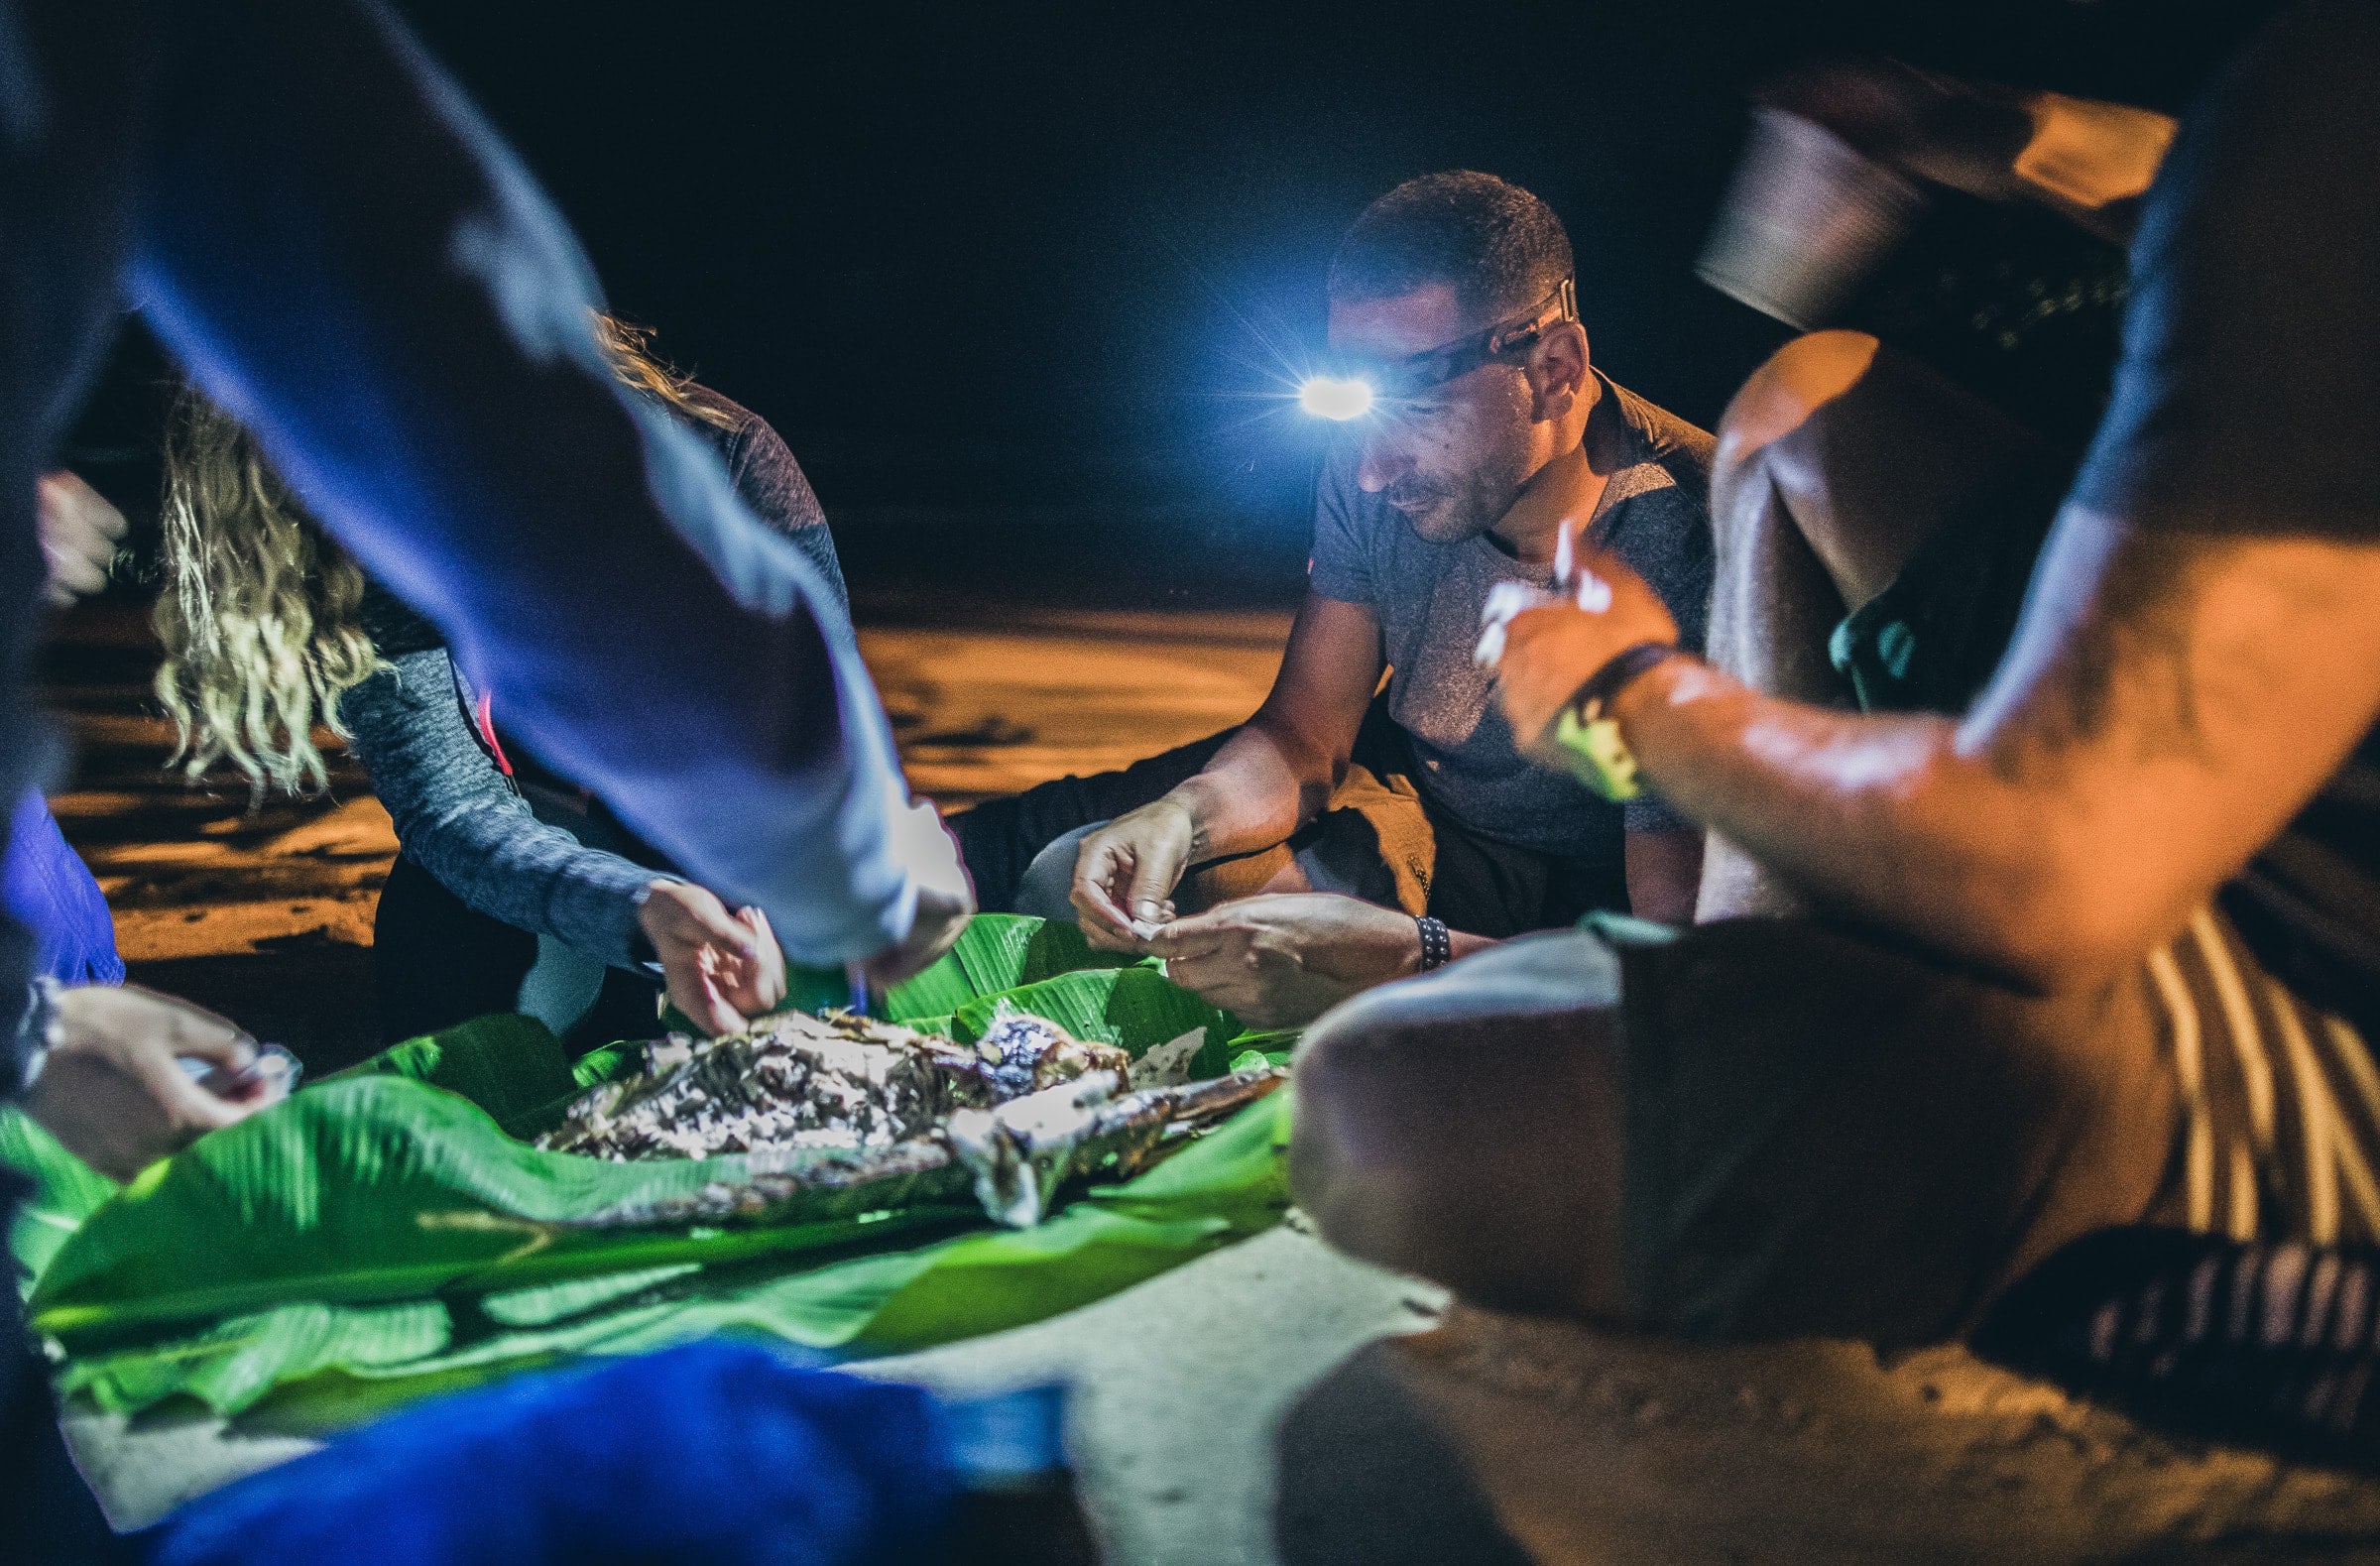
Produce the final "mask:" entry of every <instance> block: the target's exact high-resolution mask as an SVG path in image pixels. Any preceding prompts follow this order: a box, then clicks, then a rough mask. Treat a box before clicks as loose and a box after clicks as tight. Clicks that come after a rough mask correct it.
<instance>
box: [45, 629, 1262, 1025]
mask: <svg viewBox="0 0 2380 1566" xmlns="http://www.w3.org/2000/svg"><path fill="white" fill-rule="evenodd" d="M902 613H903V615H904V618H903V619H901V620H898V621H883V620H880V621H879V622H877V623H874V624H870V625H868V626H866V627H864V628H863V629H862V631H861V633H860V642H861V648H862V651H863V653H864V655H865V656H866V658H867V660H868V663H869V666H870V668H871V669H872V670H873V671H874V672H875V674H876V676H877V679H878V682H879V684H880V686H881V687H882V689H883V691H884V696H885V705H886V710H887V712H888V714H889V715H890V717H891V718H892V724H893V730H894V733H895V735H896V736H897V738H898V739H899V742H900V748H901V755H902V759H903V761H904V763H905V764H906V765H907V767H908V769H909V773H910V778H911V783H912V786H914V787H915V788H916V789H917V790H918V791H919V792H920V793H923V794H925V795H928V796H929V797H932V798H934V799H935V800H936V801H937V802H939V803H940V804H941V805H942V806H943V807H944V808H945V809H951V808H956V807H958V806H962V805H965V804H970V803H973V802H974V801H976V800H978V799H984V798H989V797H993V796H995V795H998V794H1003V793H1009V792H1012V791H1014V790H1016V789H1018V788H1023V787H1028V786H1030V785H1031V784H1033V783H1040V782H1042V781H1044V780H1046V779H1050V778H1056V777H1060V776H1063V775H1065V774H1067V773H1090V772H1097V771H1101V770H1104V769H1107V768H1112V767H1120V766H1122V765H1124V764H1125V763H1127V762H1130V761H1131V760H1133V759H1135V758H1137V757H1140V756H1145V755H1149V754H1151V753H1153V752H1156V751H1160V750H1163V749H1165V748H1166V747H1168V746H1172V745H1178V744H1181V743H1183V742H1184V741H1186V740H1191V739H1196V738H1198V737H1199V736H1201V735H1204V734H1210V733H1213V732H1214V731H1215V730H1217V729H1219V728H1223V727H1225V726H1226V725H1228V724H1232V723H1236V722H1238V721H1240V720H1241V719H1243V718H1245V717H1246V716H1248V714H1249V712H1250V711H1252V710H1253V709H1254V707H1255V705H1256V703H1257V702H1258V701H1260V700H1261V699H1262V698H1263V694H1264V690H1265V688H1266V686H1267V684H1268V683H1269V681H1270V679H1271V676H1272V671H1273V667H1274V665H1275V664H1276V663H1277V662H1278V659H1279V656H1280V647H1281V643H1282V640H1283V638H1284V637H1285V636H1286V635H1287V632H1288V618H1287V616H1286V615H1285V614H1280V613H1273V612H1266V611H1212V610H1210V611H1162V610H1157V611H1146V612H1127V611H1115V610H1067V609H1063V608H1055V607H1047V606H1041V607H1032V608H1026V609H1022V610H1018V611H1016V612H1014V613H1011V614H1005V615H1004V616H1003V617H1002V619H1001V620H1000V621H999V622H998V623H996V624H982V623H971V624H962V623H952V622H939V623H925V622H923V621H922V620H921V618H920V617H919V612H918V609H917V608H916V606H914V605H904V606H902ZM156 663H157V650H156V646H155V643H154V641H153V639H152V638H151V637H150V635H149V632H148V628H147V625H146V623H145V621H144V619H143V617H142V616H141V614H140V613H139V612H138V611H136V610H134V609H133V608H131V607H129V606H126V605H121V604H116V603H111V602H101V603H98V604H93V605H85V606H83V607H82V608H80V609H77V610H76V611H75V612H74V613H73V614H71V615H69V616H68V617H67V618H66V619H65V620H64V621H63V622H61V624H60V631H59V636H58V638H57V642H56V645H55V647H54V650H53V654H52V657H51V660H50V678H49V689H50V695H51V700H52V704H53V707H54V709H55V710H57V711H58V712H59V714H60V717H61V719H62V720H63V727H64V729H65V730H66V733H67V734H68V736H69V737H70V739H71V741H72V746H73V753H74V756H73V771H72V775H71V778H70V781H69V783H68V785H67V786H66V787H65V788H64V789H63V790H62V791H60V792H59V793H58V794H56V795H54V797H53V801H52V808H53V809H54V810H55V811H56V813H57V815H58V818H59V822H60V826H61V827H63V829H64V831H65V834H66V837H67V839H68V841H70V842H71V843H73V845H74V846H75V848H76V849H77V850H78V851H80V852H81V854H82V856H83V858H84V859H85V860H86V861H87V862H88V863H89V864H90V866H91V869H92V872H93V873H94V874H95V875H96V876H97V877H98V879H99V884H100V887H101V889H102V890H103V891H104V892H106V894H107V898H108V905H109V907H110V908H111V909H112V910H113V911H114V913H115V919H116V936H117V941H118V944H119V945H120V947H121V948H122V950H123V953H124V957H125V960H126V962H127V964H128V965H129V966H130V967H131V969H132V976H133V977H134V978H135V979H136V980H138V981H140V982H142V983H146V984H151V985H154V986H156V987H158V988H160V989H164V990H169V991H172V992H174V993H176V994H179V995H185V996H187V997H189V998H190V999H192V1000H195V1001H198V1002H200V1003H201V1004H204V1005H208V1006H213V1007H215V1008H217V1009H218V1010H221V1011H223V1012H225V1013H227V1014H228V1015H230V1016H232V1017H234V1018H235V1019H237V1020H238V1021H240V1022H241V1023H243V1024H246V1025H247V1026H249V1027H250V1028H252V1029H254V1030H256V1031H257V1032H258V1034H259V1035H260V1036H263V1037H269V1038H274V1039H277V1040H279V1041H280V1042H282V1043H285V1044H287V1045H289V1046H290V1047H291V1048H292V1049H295V1050H297V1052H298V1053H299V1054H300V1056H301V1057H305V1058H307V1059H308V1061H309V1064H311V1065H312V1066H314V1067H315V1068H316V1069H328V1068H330V1067H333V1066H335V1065H337V1064H340V1063H343V1062H345V1061H347V1060H351V1059H354V1058H357V1057H359V1056H360V1055H361V1054H362V1053H365V1052H368V1050H369V1049H370V1047H371V1044H372V1039H371V1037H370V1022H369V1016H368V1013H369V1006H370V994H371V957H370V945H371V938H372V912H373V908H374V905H375V904H376V903H377V902H378V899H379V896H380V888H381V885H382V883H383V881H384V880H385V879H386V877H387V875H388V868H389V863H390V861H391V859H392V858H393V857H394V856H395V854H396V851H397V842H396V837H395V835H394V833H393V832H392V831H391V829H390V826H389V818H388V814H387V812H386V811H384V810H383V809H382V808H381V807H380V803H379V801H378V800H376V799H374V798H373V797H372V796H371V789H370V786H369V784H368V783H367V782H366V781H365V779H364V777H363V775H362V773H361V771H360V770H359V769H357V768H356V767H355V766H354V765H353V764H352V763H351V762H348V761H346V759H345V758H344V757H343V756H338V757H335V758H334V760H335V765H334V768H333V772H332V778H331V789H330V793H329V795H328V796H327V797H326V798H323V799H320V800H314V801H297V800H290V799H286V798H280V797H269V798H266V799H264V800H262V801H255V802H252V801H251V799H250V798H249V795H248V790H247V789H246V787H245V786H244V785H242V784H241V783H238V782H237V781H236V780H235V779H234V778H232V777H229V776H222V777H217V778H216V779H214V780H213V781H212V782H211V783H207V784H203V785H192V784H190V783H186V782H184V781H183V780H181V779H180V778H179V776H176V775H173V774H170V773H168V772H167V771H166V770H165V766H164V764H165V761H166V757H167V755H168V753H169V751H170V750H171V748H172V739H173V736H172V731H171V729H170V727H169V726H168V725H167V723H166V722H165V720H164V719H163V717H162V716H160V715H159V713H158V711H157V709H156V704H155V702H154V700H153V698H152V697H151V696H150V694H149V681H150V678H151V676H152V675H153V673H154V672H155V668H156ZM324 738H325V739H326V740H327V736H325V737H324Z"/></svg>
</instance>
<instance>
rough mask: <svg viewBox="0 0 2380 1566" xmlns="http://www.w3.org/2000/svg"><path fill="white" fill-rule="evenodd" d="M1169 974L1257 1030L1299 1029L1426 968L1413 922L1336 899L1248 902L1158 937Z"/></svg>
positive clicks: (1282, 896)
mask: <svg viewBox="0 0 2380 1566" xmlns="http://www.w3.org/2000/svg"><path fill="white" fill-rule="evenodd" d="M1148 948H1149V950H1151V951H1153V952H1155V953H1156V954H1157V955H1158V956H1160V957H1162V958H1164V959H1165V976H1166V977H1167V978H1169V979H1171V980H1172V981H1173V982H1174V983H1176V984H1178V985H1181V986H1183V987H1184V988H1185V989H1190V990H1195V991H1197V992H1198V994H1199V996H1200V997H1201V998H1202V999H1204V1000H1206V1001H1209V1002H1212V1003H1213V1004H1214V1005H1216V1006H1220V1007H1222V1008H1223V1009H1224V1010H1225V1011H1227V1012H1231V1013H1233V1014H1234V1015H1235V1016H1237V1017H1238V1018H1239V1019H1240V1020H1241V1021H1242V1022H1244V1023H1247V1024H1249V1025H1251V1026H1255V1027H1292V1026H1299V1025H1302V1024H1306V1023H1310V1022H1312V1021H1313V1020H1314V1019H1315V1018H1317V1017H1320V1016H1321V1015H1322V1014H1323V1013H1324V1012H1326V1011H1329V1010H1330V1009H1331V1008H1332V1007H1334V1006H1336V1005H1338V1004H1339V1003H1340V1002H1341V1001H1344V1000H1346V999H1347V998H1348V997H1349V996H1351V995H1354V994H1355V993H1356V992H1357V991H1359V990H1367V989H1369V988H1370V987H1371V986H1373V985H1375V984H1383V983H1385V982H1387V981H1388V980H1390V979H1395V978H1401V977H1402V976H1404V975H1406V974H1409V973H1413V972H1416V971H1418V969H1419V966H1420V960H1421V936H1420V931H1419V927H1418V926H1417V925H1416V924H1415V923H1414V921H1413V918H1412V915H1410V914H1407V913H1402V912H1399V911H1398V910H1397V909H1395V908H1383V907H1379V906H1377V905H1375V904H1373V903H1365V902H1362V901H1360V900H1358V899H1356V898H1347V897H1340V896H1338V895H1336V894H1333V893H1323V892H1291V893H1272V894H1266V895H1264V896H1261V897H1253V898H1240V899H1237V900H1235V901H1233V902H1230V903H1223V904H1221V905H1219V906H1217V907H1213V908H1210V909H1208V910H1207V911H1206V912H1204V913H1199V914H1194V915H1193V916H1191V917H1189V918H1184V919H1175V920H1174V921H1172V922H1171V923H1169V924H1167V925H1165V926H1164V927H1163V928H1162V929H1160V930H1158V931H1157V932H1156V933H1155V935H1153V936H1152V937H1150V939H1149V942H1148Z"/></svg>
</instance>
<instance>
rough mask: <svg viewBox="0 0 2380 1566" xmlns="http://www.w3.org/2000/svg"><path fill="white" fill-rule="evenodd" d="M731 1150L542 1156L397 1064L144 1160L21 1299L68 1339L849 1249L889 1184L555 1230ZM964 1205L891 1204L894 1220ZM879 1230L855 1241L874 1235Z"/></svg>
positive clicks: (720, 1168)
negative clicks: (766, 1211) (769, 1216)
mask: <svg viewBox="0 0 2380 1566" xmlns="http://www.w3.org/2000/svg"><path fill="white" fill-rule="evenodd" d="M743 1169H744V1160H743V1159H742V1158H740V1157H728V1158H711V1159H702V1160H678V1159H661V1160H654V1161H652V1162H642V1163H615V1162H611V1161H608V1160H605V1159H600V1158H581V1157H576V1156H573V1155H571V1154H568V1153H559V1152H545V1151H541V1150H540V1149H538V1148H535V1147H532V1146H530V1145H528V1144H524V1143H520V1142H516V1141H514V1140H513V1139H512V1138H509V1137H507V1136H505V1135H504V1133H503V1132H502V1131H501V1130H500V1129H499V1128H498V1127H497V1125H496V1123H495V1122H494V1121H493V1120H491V1119H490V1118H489V1117H488V1115H487V1114H486V1113H485V1112H483V1111H482V1110H480V1109H479V1108H478V1106H476V1105H474V1104H472V1103H470V1102H469V1101H468V1100H465V1099H462V1098H459V1097H457V1096H455V1095H454V1094H451V1093H445V1092H440V1091H437V1090H435V1089H432V1088H429V1087H427V1086H425V1085H423V1084H421V1083H418V1082H414V1081H409V1080H406V1079H404V1078H401V1077H394V1076H364V1077H358V1078H351V1079H348V1080H345V1081H340V1082H333V1083H327V1084H325V1085H324V1086H322V1087H319V1088H312V1089H307V1090H305V1091H302V1092H299V1093H297V1094H295V1095H294V1096H292V1097H291V1098H290V1100H289V1101H288V1102H286V1103H283V1104H279V1105H276V1106H274V1107H273V1108H272V1109H270V1110H266V1111H264V1112H263V1113H261V1114H258V1115H252V1116H250V1117H249V1118H248V1119H247V1120H244V1121H242V1122H240V1123H239V1124H238V1125H236V1126H230V1127H226V1128H225V1129H223V1130H222V1131H219V1132H216V1133H214V1134H212V1135H211V1136H208V1137H204V1138H202V1139H200V1140H199V1141H198V1142H197V1143H196V1144H193V1145H192V1146H191V1147H190V1148H189V1149H188V1150H186V1151H184V1152H181V1153H179V1154H178V1155H177V1156H175V1157H172V1158H168V1159H166V1160H164V1161H163V1162H160V1163H157V1164H153V1165H152V1166H150V1167H149V1168H148V1169H146V1170H144V1171H143V1172H142V1173H141V1174H140V1175H139V1176H138V1177H137V1178H135V1179H134V1180H133V1182H132V1183H131V1184H130V1185H128V1186H126V1187H125V1188H124V1189H123V1191H122V1192H120V1193H119V1194H118V1195H116V1196H115V1197H114V1198H113V1199H112V1200H110V1201H108V1202H107V1203H105V1204H104V1205H102V1206H101V1207H100V1208H99V1209H98V1210H97V1211H95V1212H93V1213H92V1214H91V1215H90V1216H89V1217H88V1218H86V1219H85V1220H84V1221H83V1223H82V1225H81V1227H80V1228H79V1229H78V1230H77V1231H76V1232H75V1233H74V1234H73V1235H72V1236H71V1237H70V1238H68V1239H67V1241H66V1242H65V1244H63V1245H62V1246H60V1247H59V1249H58V1251H57V1253H56V1254H55V1255H54V1256H52V1257H51V1259H50V1264H49V1265H48V1267H47V1268H46V1269H45V1270H44V1271H43V1273H42V1277H41V1280H40V1282H39V1283H37V1284H36V1285H35V1287H34V1291H33V1295H32V1297H31V1299H30V1300H29V1301H28V1302H27V1307H26V1311H27V1317H28V1320H29V1322H30V1324H31V1325H32V1326H33V1327H34V1329H35V1330H36V1331H39V1332H44V1333H48V1334H50V1335H51V1336H53V1337H55V1338H58V1339H59V1340H60V1342H62V1343H64V1344H65V1345H66V1347H67V1348H68V1349H69V1350H74V1349H77V1348H79V1347H81V1346H83V1345H85V1344H90V1343H98V1342H104V1341H106V1339H107V1338H108V1337H109V1336H110V1335H113V1334H119V1333H122V1332H125V1331H128V1330H136V1329H141V1328H146V1327H153V1326H156V1325H159V1324H164V1323H177V1322H188V1321H195V1320H207V1319H214V1318H220V1317H224V1316H231V1315H239V1314H243V1313H248V1312H253V1311H259V1310H265V1309H269V1308H271V1307H272V1306H275V1305H279V1304H286V1303H293V1302H297V1301H301V1300H302V1301H316V1302H325V1303H337V1304H370V1303H379V1302H384V1301H390V1300H398V1299H409V1298H416V1297H418V1296H421V1295H424V1294H429V1293H433V1292H437V1291H439V1290H445V1289H454V1288H467V1289H474V1290H479V1289H493V1288H512V1287H522V1286H526V1285H528V1284H530V1283H533V1282H550V1281H554V1280H557V1279H561V1278H570V1277H583V1276H588V1275H591V1274H594V1273H599V1272H607V1271H621V1270H626V1269H629V1268H635V1267H651V1266H657V1265H668V1264H677V1263H686V1262H710V1261H721V1260H727V1259H732V1258H746V1257H752V1256H761V1255H781V1254H786V1253H791V1252H799V1251H805V1250H815V1249H818V1248H820V1247H823V1246H833V1245H841V1244H849V1243H851V1242H852V1241H853V1240H854V1239H856V1238H858V1236H859V1226H858V1225H857V1224H856V1223H855V1222H854V1221H855V1220H856V1219H858V1218H859V1217H860V1216H862V1214H863V1213H865V1212H874V1211H881V1210H884V1209H885V1208H887V1207H888V1206H893V1205H900V1204H899V1201H898V1193H892V1200H890V1201H888V1199H887V1193H885V1192H883V1191H882V1190H872V1191H868V1192H862V1193H858V1194H854V1193H851V1192H845V1191H835V1190H823V1191H819V1192H817V1193H816V1197H815V1202H814V1210H812V1208H811V1207H808V1206H805V1207H803V1208H801V1209H798V1210H795V1211H792V1212H789V1213H788V1214H787V1215H786V1216H787V1218H788V1219H789V1220H791V1221H790V1222H788V1223H787V1224H785V1225H784V1226H782V1227H776V1228H771V1229H765V1230H738V1231H735V1232H732V1233H721V1232H717V1231H704V1230H695V1231H691V1232H686V1233H667V1232H654V1231H645V1230H610V1231H606V1230H596V1229H578V1228H563V1227H556V1226H557V1224H558V1223H559V1222H560V1221H561V1220H565V1219H572V1218H581V1217H585V1216H586V1215H588V1214H590V1213H595V1212H601V1211H604V1210H606V1209H609V1208H613V1207H618V1206H622V1205H628V1204H633V1203H640V1202H651V1201H655V1200H663V1199H667V1198H670V1197H678V1196H684V1195H687V1194H690V1193H692V1192H694V1191H696V1190H699V1189H701V1188H702V1186H704V1185H705V1184H707V1183H709V1182H711V1181H713V1180H719V1179H734V1178H737V1177H740V1176H741V1175H742V1173H743ZM976 1216H979V1215H978V1214H976V1213H973V1212H971V1211H970V1209H969V1207H967V1206H965V1205H958V1204H949V1205H945V1206H940V1207H936V1206H931V1205H928V1206H920V1207H916V1208H911V1209H908V1210H905V1211H903V1212H902V1213H901V1214H900V1215H899V1217H898V1219H897V1220H891V1221H888V1222H890V1223H894V1224H897V1225H898V1226H899V1227H913V1226H915V1225H918V1224H921V1223H926V1222H939V1223H943V1224H947V1223H949V1222H951V1221H952V1220H954V1219H973V1218H974V1217H976ZM881 1235H882V1232H881V1231H880V1232H879V1233H878V1234H873V1235H871V1236H870V1238H872V1239H875V1238H881Z"/></svg>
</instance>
